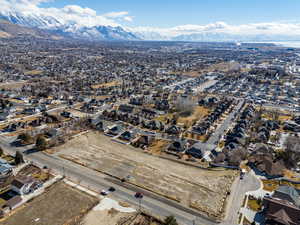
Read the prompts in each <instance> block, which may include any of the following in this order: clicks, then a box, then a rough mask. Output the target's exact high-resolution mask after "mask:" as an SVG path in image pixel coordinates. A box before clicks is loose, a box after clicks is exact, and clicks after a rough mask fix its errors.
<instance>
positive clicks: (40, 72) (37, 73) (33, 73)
mask: <svg viewBox="0 0 300 225" xmlns="http://www.w3.org/2000/svg"><path fill="white" fill-rule="evenodd" d="M42 73H43V71H42V70H30V71H27V72H25V73H24V74H25V75H29V76H36V75H40V74H42Z"/></svg>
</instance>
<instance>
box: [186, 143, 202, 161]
mask: <svg viewBox="0 0 300 225" xmlns="http://www.w3.org/2000/svg"><path fill="white" fill-rule="evenodd" d="M185 153H186V154H187V155H190V156H192V157H194V158H197V159H202V158H203V152H202V151H201V149H200V148H199V147H197V145H193V146H191V147H190V148H189V149H188V150H186V152H185Z"/></svg>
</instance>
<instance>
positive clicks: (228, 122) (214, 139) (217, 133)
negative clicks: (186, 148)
mask: <svg viewBox="0 0 300 225" xmlns="http://www.w3.org/2000/svg"><path fill="white" fill-rule="evenodd" d="M243 104H244V100H239V103H238V104H237V105H236V106H235V107H234V109H233V110H232V112H231V113H230V114H229V115H228V116H227V117H226V119H225V120H224V121H223V123H222V124H221V125H220V126H219V127H218V128H217V129H216V131H215V132H214V133H213V134H212V135H211V137H210V138H209V139H208V140H207V142H206V144H208V145H215V144H216V143H217V142H218V141H219V139H220V137H221V136H222V135H223V134H224V132H225V131H226V130H227V129H228V128H229V126H230V125H231V123H232V121H233V120H234V118H235V115H236V113H238V112H239V110H240V109H241V107H242V106H243Z"/></svg>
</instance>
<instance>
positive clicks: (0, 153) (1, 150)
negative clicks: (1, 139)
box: [0, 147, 4, 156]
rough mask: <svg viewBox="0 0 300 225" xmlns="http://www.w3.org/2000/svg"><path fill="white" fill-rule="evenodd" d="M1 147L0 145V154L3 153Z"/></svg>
mask: <svg viewBox="0 0 300 225" xmlns="http://www.w3.org/2000/svg"><path fill="white" fill-rule="evenodd" d="M3 153H4V152H3V149H2V148H1V147H0V156H1V155H3Z"/></svg>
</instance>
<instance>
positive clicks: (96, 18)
mask: <svg viewBox="0 0 300 225" xmlns="http://www.w3.org/2000/svg"><path fill="white" fill-rule="evenodd" d="M49 1H55V0H0V12H4V13H5V12H11V11H16V12H21V13H23V14H25V15H34V16H50V17H54V18H55V19H56V20H57V21H59V23H60V24H74V27H75V28H80V27H81V26H87V27H93V26H99V25H106V26H107V25H109V26H119V25H120V24H124V23H125V24H126V23H128V22H132V21H133V18H134V17H133V16H131V15H130V14H129V12H127V11H120V12H115V11H112V12H108V13H106V14H102V15H99V14H97V12H96V11H95V10H93V9H90V8H86V7H81V6H78V5H66V6H64V7H63V8H54V7H48V8H43V7H41V3H43V2H49ZM126 29H127V30H130V31H134V32H148V33H153V35H154V33H157V34H159V35H161V36H168V37H174V36H177V35H187V34H194V33H196V34H197V33H207V32H215V33H229V34H237V35H241V34H242V35H262V34H266V35H281V34H282V35H291V36H292V35H300V22H295V21H294V22H286V21H285V22H269V23H249V24H240V25H232V24H228V23H225V22H222V21H220V22H215V23H210V24H206V25H197V24H186V25H180V26H175V27H169V28H159V27H126Z"/></svg>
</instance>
